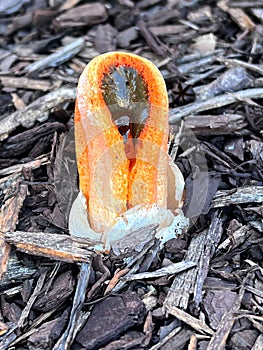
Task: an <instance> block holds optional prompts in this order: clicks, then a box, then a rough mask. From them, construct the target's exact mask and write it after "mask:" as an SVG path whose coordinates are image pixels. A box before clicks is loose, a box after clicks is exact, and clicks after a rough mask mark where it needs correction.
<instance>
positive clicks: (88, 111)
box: [70, 52, 183, 238]
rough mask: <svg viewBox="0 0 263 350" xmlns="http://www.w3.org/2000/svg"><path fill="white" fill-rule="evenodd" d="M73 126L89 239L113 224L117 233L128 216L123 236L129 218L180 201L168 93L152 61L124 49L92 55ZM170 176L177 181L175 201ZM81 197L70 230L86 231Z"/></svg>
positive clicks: (80, 87)
mask: <svg viewBox="0 0 263 350" xmlns="http://www.w3.org/2000/svg"><path fill="white" fill-rule="evenodd" d="M74 126H75V145H76V156H77V165H78V172H79V188H80V193H81V195H82V199H83V196H84V200H85V204H84V206H85V208H86V211H87V213H86V216H87V217H86V219H85V220H86V221H85V220H84V218H83V217H82V219H83V220H84V221H85V225H86V226H89V229H90V232H92V234H87V236H88V237H89V238H96V233H98V237H100V235H103V234H105V232H109V231H110V230H112V229H113V232H111V236H113V238H114V227H115V226H116V224H117V223H118V221H121V220H122V225H120V227H121V230H122V231H123V232H122V235H124V234H125V229H123V225H124V223H125V222H126V221H129V219H128V217H129V218H132V217H133V216H134V215H135V214H134V213H135V212H138V211H140V210H144V212H145V211H146V212H147V210H148V209H149V208H151V207H155V208H158V210H160V211H162V213H164V212H165V213H166V212H167V211H168V209H169V207H172V210H174V209H176V207H178V203H179V202H180V201H181V197H182V189H180V190H178V189H179V187H180V188H181V187H182V188H183V186H182V185H180V186H178V185H179V183H180V182H181V184H182V183H183V179H182V175H181V174H180V171H179V169H177V168H176V167H175V165H174V164H173V165H171V164H169V157H168V155H167V141H168V130H169V128H168V97H167V92H166V87H165V82H164V79H163V77H162V75H161V73H160V72H159V70H158V69H157V67H156V66H155V65H154V64H153V63H152V62H150V61H149V60H147V59H145V58H142V57H140V56H137V55H134V54H130V53H124V52H111V53H106V54H103V55H100V56H98V57H96V58H94V59H93V60H91V61H90V63H89V64H88V65H87V66H86V68H85V69H84V71H83V73H82V74H81V76H80V79H79V83H78V88H77V99H76V107H75V122H74ZM175 173H177V174H175ZM169 179H170V180H169ZM168 182H171V183H172V186H173V187H174V188H173V189H172V202H173V203H170V202H171V200H170V199H169V198H171V193H169V194H168V193H167V189H168V185H169V184H168ZM169 192H171V191H170V190H169ZM168 202H169V203H168ZM79 203H80V202H78V204H75V206H74V204H73V208H72V213H71V218H70V230H71V231H74V233H73V234H77V235H80V236H85V234H84V233H83V232H81V233H76V231H77V230H78V228H76V225H75V223H76V221H77V220H78V219H77V217H76V216H79V214H78V212H77V209H76V208H79ZM147 208H148V209H147ZM82 209H83V208H82ZM137 209H138V210H137ZM174 214H175V212H174V211H173V215H174ZM139 215H140V214H139ZM150 215H153V216H155V214H153V212H152V213H151V214H150ZM165 215H166V214H165ZM169 215H171V212H170V211H169ZM169 215H168V216H169ZM173 215H172V216H173ZM82 216H83V212H82ZM135 216H136V215H135ZM145 216H146V217H149V215H147V214H146V215H145ZM157 216H158V215H157ZM157 216H156V217H155V218H154V220H155V222H157V223H158V220H159V219H158V217H157ZM161 216H162V215H161ZM166 216H167V215H166ZM168 216H167V217H168ZM169 218H170V217H169ZM160 220H161V219H160ZM169 220H170V219H169ZM169 220H168V221H167V220H166V221H167V222H170V223H171V220H170V221H169ZM135 221H136V222H138V220H137V219H136V220H135ZM146 221H147V220H146ZM72 222H73V224H72ZM85 225H84V226H85ZM117 226H118V225H117ZM71 227H73V228H72V229H71ZM81 230H83V229H81ZM116 238H117V235H116Z"/></svg>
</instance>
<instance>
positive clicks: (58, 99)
mask: <svg viewBox="0 0 263 350" xmlns="http://www.w3.org/2000/svg"><path fill="white" fill-rule="evenodd" d="M75 97H76V88H69V87H61V88H59V89H57V90H55V91H52V92H50V93H48V94H47V95H45V96H43V97H40V98H38V99H37V100H35V101H34V102H32V103H31V104H29V105H28V106H27V107H26V108H25V109H24V110H20V111H17V112H15V113H12V114H10V115H8V116H6V117H4V118H3V119H2V120H1V124H0V141H3V140H4V139H6V138H7V137H8V135H9V133H10V132H12V131H13V130H15V129H16V128H17V127H18V126H19V125H22V126H24V127H25V128H30V127H32V126H33V125H34V123H35V122H36V121H40V122H43V121H45V120H47V118H48V113H49V111H50V110H51V109H52V108H54V107H56V106H58V105H60V104H62V103H64V102H69V101H73V100H74V99H75Z"/></svg>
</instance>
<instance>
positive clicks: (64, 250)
mask: <svg viewBox="0 0 263 350" xmlns="http://www.w3.org/2000/svg"><path fill="white" fill-rule="evenodd" d="M4 237H5V239H6V241H7V242H8V243H10V244H13V245H15V246H16V248H17V249H18V250H20V251H23V252H25V253H27V254H32V255H37V256H45V257H47V258H50V259H53V260H60V261H67V262H70V263H73V262H81V261H82V262H88V261H89V260H90V258H91V257H92V256H93V254H94V253H92V251H89V250H87V248H85V246H84V245H83V243H84V242H85V243H86V247H87V245H88V242H87V240H84V239H78V240H77V239H75V240H73V239H72V237H71V236H67V235H61V234H52V233H46V232H23V231H16V232H15V233H11V232H6V233H5V235H4ZM85 243H84V244H85Z"/></svg>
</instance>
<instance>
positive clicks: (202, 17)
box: [0, 0, 263, 350]
mask: <svg viewBox="0 0 263 350" xmlns="http://www.w3.org/2000/svg"><path fill="white" fill-rule="evenodd" d="M0 16H1V17H0V43H1V47H2V48H1V49H0V89H1V94H0V111H1V115H0V138H1V142H0V203H1V211H0V232H1V236H0V237H1V242H0V243H1V270H2V273H3V277H2V280H1V282H0V288H1V310H0V334H1V339H0V349H9V348H10V349H14V348H15V349H104V350H106V349H107V350H110V349H111V350H113V349H164V350H168V349H176V350H179V349H188V350H194V349H198V350H205V349H210V350H219V349H239V350H241V349H244V350H245V349H246V350H249V349H253V350H256V349H257V350H259V349H263V317H262V313H263V266H262V261H263V239H262V231H263V223H262V217H263V209H262V201H263V140H262V136H263V135H262V129H263V105H262V103H263V56H262V55H263V40H262V38H263V4H262V1H256V0H254V1H234V0H233V1H229V2H228V1H198V0H193V1H183V0H174V1H158V0H155V1H150V0H142V1H131V0H119V1H108V2H106V1H100V2H92V3H90V2H87V1H78V0H75V1H73V0H68V1H59V0H50V1H47V0H35V1H33V0H32V1H30V0H25V1H21V0H19V1H15V0H6V1H4V2H1V3H0ZM114 50H124V51H128V52H133V53H136V54H138V55H141V56H143V57H146V58H149V59H150V60H151V61H153V62H154V63H155V64H156V65H157V66H158V67H159V69H160V71H161V73H162V74H163V76H164V78H165V82H166V84H167V90H168V95H169V102H170V125H171V127H170V130H171V133H170V140H169V151H170V154H171V156H172V158H173V160H174V161H175V163H176V164H177V165H178V166H179V168H180V169H181V171H182V173H183V176H184V178H185V183H186V191H185V204H184V208H183V209H184V212H185V214H186V215H187V216H189V217H190V218H191V225H190V227H189V229H188V230H187V232H185V233H184V234H183V235H181V236H180V237H179V238H178V239H174V240H171V241H169V242H168V243H166V244H165V246H164V247H163V248H160V246H159V244H158V242H156V241H154V240H150V241H148V242H147V243H146V244H145V246H144V247H143V250H142V251H141V252H139V255H138V252H132V253H130V255H131V256H130V258H131V259H130V260H127V259H122V258H121V257H116V256H114V255H113V254H110V255H105V256H104V255H96V254H95V255H94V254H92V253H90V252H89V251H88V250H87V249H86V242H84V241H82V240H73V241H72V239H71V238H70V236H68V228H67V227H68V226H67V225H68V224H67V217H68V211H69V207H70V204H71V202H72V198H74V197H75V194H76V192H75V191H76V181H77V180H76V165H75V163H74V144H73V143H74V139H73V133H72V126H73V111H74V102H75V97H76V85H77V81H78V78H79V76H80V74H81V72H82V70H83V69H84V67H85V65H86V64H87V63H88V62H89V61H90V60H91V59H92V58H93V57H95V56H97V55H99V54H100V53H104V52H109V51H114ZM65 135H66V136H67V143H66V144H65V145H64V148H63V152H62V151H61V149H62V148H61V145H63V137H65ZM64 140H65V139H64ZM61 152H62V153H61ZM61 159H62V160H63V162H62V163H63V164H62V165H61V163H60V162H59V161H60V160H61ZM65 164H66V169H67V170H65ZM63 166H64V168H63ZM58 174H59V175H58ZM144 233H145V232H144ZM151 233H152V231H151V232H150V233H149V235H150V234H151ZM188 261H192V262H194V267H192V268H190V269H188V270H186V271H184V272H180V273H177V272H176V271H178V270H176V268H177V267H178V265H177V263H180V262H181V263H182V264H184V263H185V262H188ZM7 262H8V266H7V267H6V264H7ZM169 265H170V270H169V269H166V270H165V272H164V273H163V274H162V275H160V274H158V273H157V270H159V269H160V268H162V267H167V266H169ZM5 270H7V271H6V272H5V273H4V271H5ZM128 271H129V272H128ZM127 272H128V274H127ZM142 272H145V273H146V274H145V275H137V274H138V273H142ZM150 272H152V274H151V275H147V273H150ZM125 274H126V275H125ZM123 275H125V277H122V276H123Z"/></svg>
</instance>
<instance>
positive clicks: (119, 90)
mask: <svg viewBox="0 0 263 350" xmlns="http://www.w3.org/2000/svg"><path fill="white" fill-rule="evenodd" d="M101 89H102V94H103V98H104V101H105V103H106V104H107V106H108V108H109V110H110V112H111V116H112V119H113V120H114V121H115V122H116V121H117V120H118V119H119V118H122V117H123V116H128V117H129V130H130V133H131V135H132V137H133V138H137V137H139V135H140V133H141V131H142V129H143V128H144V125H145V123H146V121H147V118H148V112H149V102H148V88H147V84H146V82H145V81H144V79H143V78H142V76H141V75H140V74H139V73H138V71H137V70H136V69H134V68H131V67H126V66H119V67H115V66H114V67H111V68H110V70H109V72H108V73H106V74H105V75H104V77H103V79H102V84H101Z"/></svg>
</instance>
